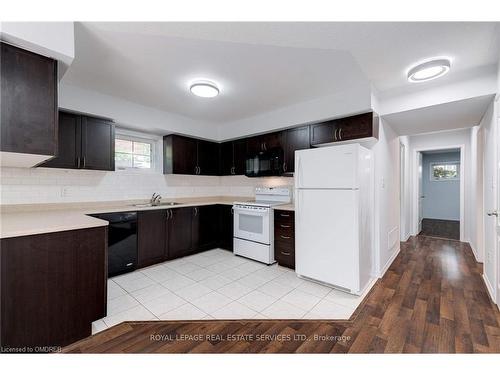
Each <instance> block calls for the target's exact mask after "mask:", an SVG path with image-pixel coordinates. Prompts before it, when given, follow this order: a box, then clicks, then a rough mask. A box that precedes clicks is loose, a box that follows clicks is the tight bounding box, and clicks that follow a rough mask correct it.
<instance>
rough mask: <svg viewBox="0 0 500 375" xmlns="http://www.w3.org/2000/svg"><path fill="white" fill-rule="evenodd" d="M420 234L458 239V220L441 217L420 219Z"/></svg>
mask: <svg viewBox="0 0 500 375" xmlns="http://www.w3.org/2000/svg"><path fill="white" fill-rule="evenodd" d="M420 234H421V235H422V236H431V237H440V238H449V239H450V240H457V241H458V240H460V221H458V220H441V219H426V218H424V219H422V231H421V232H420Z"/></svg>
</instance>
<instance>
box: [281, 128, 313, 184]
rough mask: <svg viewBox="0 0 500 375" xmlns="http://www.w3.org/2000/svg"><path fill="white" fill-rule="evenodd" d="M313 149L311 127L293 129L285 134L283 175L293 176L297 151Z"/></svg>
mask: <svg viewBox="0 0 500 375" xmlns="http://www.w3.org/2000/svg"><path fill="white" fill-rule="evenodd" d="M309 147H311V145H310V143H309V126H301V127H299V128H292V129H288V130H285V131H284V132H283V150H284V159H283V173H284V175H292V174H293V172H294V171H295V151H297V150H305V149H308V148H309Z"/></svg>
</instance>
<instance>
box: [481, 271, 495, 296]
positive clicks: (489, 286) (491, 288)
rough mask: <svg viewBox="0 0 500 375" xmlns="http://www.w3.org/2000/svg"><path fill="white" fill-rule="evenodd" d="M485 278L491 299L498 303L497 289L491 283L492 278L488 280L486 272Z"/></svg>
mask: <svg viewBox="0 0 500 375" xmlns="http://www.w3.org/2000/svg"><path fill="white" fill-rule="evenodd" d="M483 280H484V283H485V284H486V289H487V290H488V294H489V295H490V298H491V300H492V301H493V302H495V303H497V300H496V295H495V291H494V289H493V286H492V285H491V283H490V280H488V276H486V273H483Z"/></svg>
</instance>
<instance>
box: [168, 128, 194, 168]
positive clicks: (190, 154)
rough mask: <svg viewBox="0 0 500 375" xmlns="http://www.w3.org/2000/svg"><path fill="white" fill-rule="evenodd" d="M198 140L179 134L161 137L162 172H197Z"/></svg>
mask: <svg viewBox="0 0 500 375" xmlns="http://www.w3.org/2000/svg"><path fill="white" fill-rule="evenodd" d="M197 144H198V141H197V140H196V139H194V138H189V137H183V136H181V135H167V136H165V137H163V173H164V174H197V173H196V171H197V168H196V167H197V157H198V155H197V148H198V145H197Z"/></svg>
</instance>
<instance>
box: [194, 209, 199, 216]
mask: <svg viewBox="0 0 500 375" xmlns="http://www.w3.org/2000/svg"><path fill="white" fill-rule="evenodd" d="M194 216H198V207H195V208H194Z"/></svg>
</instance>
